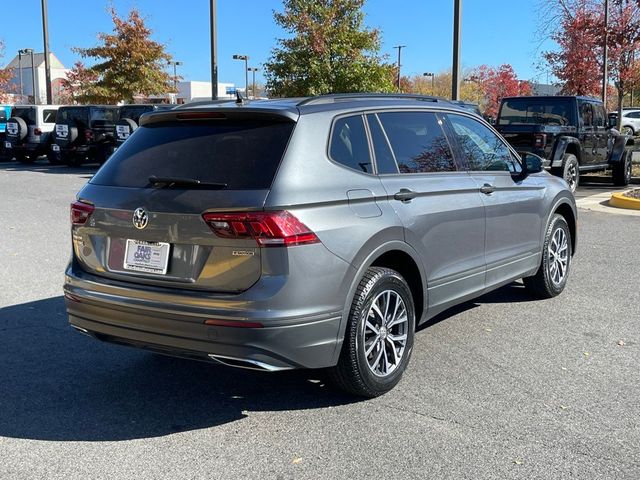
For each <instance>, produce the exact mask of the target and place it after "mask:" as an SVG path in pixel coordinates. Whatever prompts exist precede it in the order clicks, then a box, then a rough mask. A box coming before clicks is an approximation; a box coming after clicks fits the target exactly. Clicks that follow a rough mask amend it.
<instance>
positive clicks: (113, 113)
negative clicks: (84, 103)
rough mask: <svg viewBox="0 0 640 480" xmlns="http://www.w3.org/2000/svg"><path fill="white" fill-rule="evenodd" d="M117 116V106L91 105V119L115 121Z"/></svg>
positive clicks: (93, 120) (106, 121) (107, 121)
mask: <svg viewBox="0 0 640 480" xmlns="http://www.w3.org/2000/svg"><path fill="white" fill-rule="evenodd" d="M117 116H118V109H117V108H107V107H91V121H92V122H95V121H99V122H103V123H115V122H116V117H117Z"/></svg>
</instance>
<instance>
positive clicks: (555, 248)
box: [547, 228, 569, 285]
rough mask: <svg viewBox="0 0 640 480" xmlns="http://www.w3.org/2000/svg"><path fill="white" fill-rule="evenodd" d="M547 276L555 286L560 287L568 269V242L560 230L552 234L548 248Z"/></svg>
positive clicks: (565, 235)
mask: <svg viewBox="0 0 640 480" xmlns="http://www.w3.org/2000/svg"><path fill="white" fill-rule="evenodd" d="M547 255H548V260H549V261H548V265H549V276H550V277H551V281H552V282H553V283H554V284H555V285H560V284H562V282H563V281H564V279H565V278H566V276H567V271H568V269H569V241H568V239H567V234H566V233H565V231H564V230H563V229H562V228H557V229H556V231H555V232H553V236H552V237H551V241H550V242H549V248H548V253H547Z"/></svg>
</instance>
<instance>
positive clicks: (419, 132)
mask: <svg viewBox="0 0 640 480" xmlns="http://www.w3.org/2000/svg"><path fill="white" fill-rule="evenodd" d="M378 118H379V119H380V122H381V123H382V127H383V128H384V131H385V132H386V134H387V138H388V139H389V142H390V143H391V149H392V150H393V153H394V155H395V158H396V162H397V163H398V169H399V170H400V173H423V172H450V171H454V170H456V165H455V163H454V161H453V155H452V154H451V149H450V148H449V143H448V142H447V139H446V137H445V136H444V132H443V130H442V126H441V125H440V122H439V120H438V119H437V117H436V115H435V113H432V112H387V113H380V114H378Z"/></svg>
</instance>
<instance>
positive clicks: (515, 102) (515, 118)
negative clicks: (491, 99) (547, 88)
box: [498, 98, 574, 125]
mask: <svg viewBox="0 0 640 480" xmlns="http://www.w3.org/2000/svg"><path fill="white" fill-rule="evenodd" d="M571 105H572V103H571V101H570V100H569V99H566V98H554V99H536V98H514V99H509V100H505V101H504V103H503V104H502V107H501V108H500V115H499V116H498V125H528V124H531V125H534V124H535V125H572V124H573V123H574V120H573V113H572V112H573V110H572V108H571Z"/></svg>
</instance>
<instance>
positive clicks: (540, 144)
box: [533, 133, 547, 148]
mask: <svg viewBox="0 0 640 480" xmlns="http://www.w3.org/2000/svg"><path fill="white" fill-rule="evenodd" d="M546 144H547V135H546V134H545V133H536V134H535V135H534V136H533V146H534V147H536V148H544V147H545V145H546Z"/></svg>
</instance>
